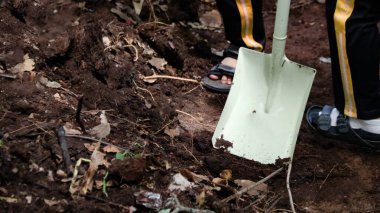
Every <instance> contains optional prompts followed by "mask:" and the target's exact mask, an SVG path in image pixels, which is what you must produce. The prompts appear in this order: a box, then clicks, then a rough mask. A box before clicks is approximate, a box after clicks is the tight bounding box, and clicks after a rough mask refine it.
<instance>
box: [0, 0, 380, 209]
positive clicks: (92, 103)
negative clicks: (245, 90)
mask: <svg viewBox="0 0 380 213" xmlns="http://www.w3.org/2000/svg"><path fill="white" fill-rule="evenodd" d="M0 5H1V6H0V32H1V33H0V37H1V40H0V41H1V45H0V209H1V210H0V211H1V212H289V211H291V204H290V203H291V202H290V197H289V194H288V190H287V186H286V178H287V172H286V171H287V169H288V165H287V162H286V160H283V161H281V162H280V161H279V162H278V163H276V165H260V164H258V163H256V162H253V161H249V160H246V159H242V158H239V157H236V156H233V155H230V154H229V153H227V152H224V151H223V150H216V149H214V148H213V147H212V145H211V137H212V134H213V131H214V129H215V126H216V124H217V121H218V119H219V116H220V114H221V112H222V109H223V106H224V103H225V101H226V98H227V95H223V94H214V93H210V92H209V91H206V90H205V89H204V88H202V87H201V86H200V84H199V81H200V79H201V78H202V77H203V76H204V75H205V73H207V71H208V70H209V69H210V68H211V67H212V66H213V65H215V64H216V63H218V62H219V61H220V60H221V58H220V55H221V52H222V51H223V49H224V48H226V47H227V46H228V44H227V43H226V41H225V40H224V32H223V25H222V22H221V18H220V16H219V14H218V13H217V10H216V5H215V2H214V1H206V0H202V1H190V0H186V1H185V0H181V1H169V0H150V1H145V2H144V4H143V5H142V8H141V9H142V10H141V13H140V15H136V14H135V11H134V9H133V2H132V1H131V0H129V1H128V0H125V1H122V0H117V1H105V0H104V1H101V0H99V1H86V2H84V1H79V0H78V1H70V0H59V1H47V0H34V1H24V0H8V1H1V3H0ZM274 11H275V2H274V1H265V2H264V19H265V26H266V34H267V39H268V40H267V41H268V42H267V43H268V44H267V47H266V51H267V52H268V51H270V47H271V40H272V33H273V23H274V22H273V21H274ZM286 53H287V56H288V57H289V58H290V59H292V60H293V61H296V62H299V63H301V64H305V65H307V66H310V67H314V68H316V69H317V70H318V73H317V76H316V80H315V82H314V85H313V88H312V92H311V95H310V98H309V102H308V106H310V105H313V104H320V105H323V104H326V103H330V104H332V103H333V102H332V92H331V91H332V90H331V80H330V78H331V76H330V71H329V69H330V64H329V49H328V41H327V32H326V24H325V17H324V5H323V4H320V3H318V2H316V1H306V0H295V1H292V6H291V12H290V22H289V35H288V40H287V46H286ZM268 134H271V133H269V132H268ZM378 155H379V154H378V153H377V152H375V151H371V150H368V149H365V148H361V147H358V146H355V145H348V144H345V143H343V142H338V141H333V140H329V139H326V138H323V137H320V136H317V135H314V134H312V132H311V131H310V130H309V129H308V128H307V125H306V124H305V122H303V123H302V126H301V130H300V134H299V138H298V142H297V146H296V150H295V155H294V159H293V168H292V172H291V175H290V182H289V184H290V190H291V192H292V198H293V204H294V207H295V209H296V211H297V212H380V203H379V202H378V201H379V200H380V194H379V193H380V168H379V167H380V158H379V157H378ZM281 169H282V170H281ZM276 171H277V172H278V173H276V174H275V175H274V176H273V177H271V178H269V179H268V180H267V181H265V183H260V182H259V181H261V180H263V179H264V178H265V177H267V176H268V175H270V174H272V173H273V172H276ZM257 182H259V184H257V185H258V186H257V187H255V188H253V189H251V190H248V191H245V192H244V193H239V190H241V189H244V188H245V187H247V186H252V185H253V184H255V183H257Z"/></svg>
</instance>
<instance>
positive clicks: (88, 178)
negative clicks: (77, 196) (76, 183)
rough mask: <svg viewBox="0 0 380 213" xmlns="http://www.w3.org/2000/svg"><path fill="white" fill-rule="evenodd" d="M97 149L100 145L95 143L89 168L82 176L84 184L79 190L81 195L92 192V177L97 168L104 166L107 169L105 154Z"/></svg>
mask: <svg viewBox="0 0 380 213" xmlns="http://www.w3.org/2000/svg"><path fill="white" fill-rule="evenodd" d="M99 147H100V143H97V144H96V148H95V150H94V152H93V153H92V155H91V162H90V166H89V168H88V169H87V171H86V173H85V174H84V184H83V186H82V188H81V190H80V193H81V194H82V195H84V194H87V192H88V191H91V190H92V187H93V184H94V175H95V173H96V171H97V170H98V167H99V166H101V165H105V166H106V167H108V166H109V165H110V164H109V163H108V162H107V161H106V160H105V159H104V157H105V156H106V154H104V153H102V152H100V151H98V149H99Z"/></svg>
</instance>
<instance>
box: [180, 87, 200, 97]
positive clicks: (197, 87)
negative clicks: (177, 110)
mask: <svg viewBox="0 0 380 213" xmlns="http://www.w3.org/2000/svg"><path fill="white" fill-rule="evenodd" d="M198 87H199V85H198V86H196V87H194V88H193V89H191V90H189V91H187V92H184V93H183V94H184V95H186V94H189V93H191V92H192V91H194V90H196V89H198Z"/></svg>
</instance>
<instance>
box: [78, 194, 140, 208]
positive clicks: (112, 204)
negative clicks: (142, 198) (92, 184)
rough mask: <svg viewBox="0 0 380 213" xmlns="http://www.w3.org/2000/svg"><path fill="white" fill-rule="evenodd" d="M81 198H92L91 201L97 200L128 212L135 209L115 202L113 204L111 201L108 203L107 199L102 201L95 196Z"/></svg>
mask: <svg viewBox="0 0 380 213" xmlns="http://www.w3.org/2000/svg"><path fill="white" fill-rule="evenodd" d="M81 196H84V197H86V198H90V199H94V200H97V201H101V202H103V203H107V204H109V205H111V206H115V207H119V208H121V209H125V210H127V212H131V208H133V207H130V206H123V205H122V204H119V203H114V202H111V201H108V200H105V199H102V198H99V197H94V196H90V195H81Z"/></svg>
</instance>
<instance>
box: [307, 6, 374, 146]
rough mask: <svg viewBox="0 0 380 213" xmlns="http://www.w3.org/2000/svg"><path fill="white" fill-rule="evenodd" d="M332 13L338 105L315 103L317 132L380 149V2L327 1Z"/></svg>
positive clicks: (312, 115) (311, 113) (311, 117)
mask: <svg viewBox="0 0 380 213" xmlns="http://www.w3.org/2000/svg"><path fill="white" fill-rule="evenodd" d="M326 17H327V27H328V36H329V42H330V51H331V59H332V60H331V61H332V64H331V65H332V80H333V87H334V88H333V89H334V96H335V105H336V108H334V107H331V106H328V105H326V106H324V107H320V106H312V107H310V108H309V109H308V112H307V116H306V119H307V121H308V123H309V125H310V126H311V127H312V128H313V129H314V130H316V131H318V132H319V133H321V134H325V135H327V136H331V137H335V138H337V139H339V138H340V139H344V140H346V141H347V140H350V139H353V140H359V141H362V142H364V143H365V144H367V145H370V146H372V147H373V146H375V147H377V148H380V94H379V92H380V88H379V87H380V84H379V59H380V51H379V49H380V37H379V31H378V29H377V23H378V22H379V20H380V1H379V0H327V1H326Z"/></svg>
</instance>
